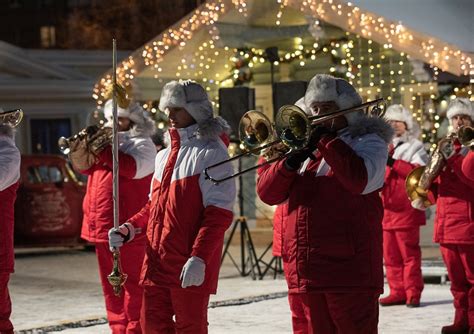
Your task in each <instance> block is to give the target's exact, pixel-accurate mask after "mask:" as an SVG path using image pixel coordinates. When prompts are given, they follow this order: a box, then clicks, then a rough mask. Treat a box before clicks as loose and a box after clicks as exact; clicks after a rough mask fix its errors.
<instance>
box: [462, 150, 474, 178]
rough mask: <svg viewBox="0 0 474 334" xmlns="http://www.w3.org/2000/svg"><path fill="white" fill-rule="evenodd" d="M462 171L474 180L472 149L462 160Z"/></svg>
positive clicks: (473, 155) (473, 154)
mask: <svg viewBox="0 0 474 334" xmlns="http://www.w3.org/2000/svg"><path fill="white" fill-rule="evenodd" d="M462 172H463V173H464V175H465V176H466V177H467V178H468V179H470V180H472V181H474V151H469V153H468V154H467V155H466V157H465V158H464V160H463V162H462Z"/></svg>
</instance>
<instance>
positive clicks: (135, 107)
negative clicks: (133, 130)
mask: <svg viewBox="0 0 474 334" xmlns="http://www.w3.org/2000/svg"><path fill="white" fill-rule="evenodd" d="M112 103H113V101H112V100H111V99H110V100H107V102H105V106H104V117H105V119H106V120H107V121H108V122H112V117H113V116H112V112H113V105H112ZM117 116H118V117H126V118H128V119H130V120H131V121H132V122H134V123H136V124H143V123H144V122H145V117H146V114H145V110H143V108H142V107H141V106H140V105H139V104H138V103H136V102H132V103H130V106H129V107H128V108H126V109H124V108H120V107H119V106H118V105H117Z"/></svg>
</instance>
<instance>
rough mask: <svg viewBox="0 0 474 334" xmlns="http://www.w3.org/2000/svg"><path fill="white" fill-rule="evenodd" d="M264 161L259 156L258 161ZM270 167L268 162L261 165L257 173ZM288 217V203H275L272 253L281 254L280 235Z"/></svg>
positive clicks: (259, 173)
mask: <svg viewBox="0 0 474 334" xmlns="http://www.w3.org/2000/svg"><path fill="white" fill-rule="evenodd" d="M263 162H265V159H264V158H260V159H259V161H258V163H259V164H262V163H263ZM268 168H270V164H266V165H263V166H262V167H260V168H258V169H257V175H258V176H260V175H261V174H262V173H263V171H265V170H267V169H268ZM287 219H288V204H287V202H285V203H281V204H279V205H277V207H276V209H275V212H274V214H273V242H272V255H273V256H281V247H282V237H283V234H284V232H283V231H284V229H285V224H286V220H287Z"/></svg>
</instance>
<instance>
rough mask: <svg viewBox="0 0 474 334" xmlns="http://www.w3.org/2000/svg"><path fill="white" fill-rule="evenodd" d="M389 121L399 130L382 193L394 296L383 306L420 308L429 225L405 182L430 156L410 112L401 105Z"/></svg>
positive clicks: (393, 107) (389, 278)
mask: <svg viewBox="0 0 474 334" xmlns="http://www.w3.org/2000/svg"><path fill="white" fill-rule="evenodd" d="M385 119H386V120H388V121H389V123H390V124H391V125H392V127H393V129H394V130H395V137H394V138H393V140H392V144H391V145H389V152H388V160H387V167H386V172H385V185H384V187H383V190H382V199H383V204H384V218H383V222H382V223H383V250H384V262H385V268H386V274H387V281H388V285H389V287H390V295H389V296H387V297H385V298H381V299H380V301H379V302H380V305H382V306H390V305H399V304H406V305H407V306H408V307H418V306H420V298H421V292H422V291H423V276H422V274H421V249H420V226H421V225H425V224H426V217H425V212H424V211H422V210H418V209H415V208H413V207H412V206H411V203H410V201H409V199H408V197H407V195H406V190H405V179H406V177H407V176H408V174H409V173H410V172H411V171H412V170H413V169H414V168H415V167H418V166H424V165H426V163H427V161H428V154H427V153H426V151H425V148H424V146H423V143H422V142H421V141H419V140H418V139H417V135H418V133H417V131H416V130H417V129H418V127H417V126H416V124H414V123H413V118H412V116H411V114H410V112H409V111H408V110H407V109H405V108H404V107H403V106H402V105H399V104H394V105H391V106H390V107H389V108H388V109H387V112H386V113H385Z"/></svg>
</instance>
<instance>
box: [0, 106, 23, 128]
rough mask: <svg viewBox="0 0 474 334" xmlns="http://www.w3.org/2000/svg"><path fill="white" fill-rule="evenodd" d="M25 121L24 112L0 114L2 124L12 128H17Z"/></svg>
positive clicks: (15, 111) (13, 111)
mask: <svg viewBox="0 0 474 334" xmlns="http://www.w3.org/2000/svg"><path fill="white" fill-rule="evenodd" d="M22 119H23V110H22V109H14V110H9V111H4V112H1V113H0V124H6V125H9V126H11V127H12V128H15V127H17V126H18V125H19V124H20V123H21V120H22Z"/></svg>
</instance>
